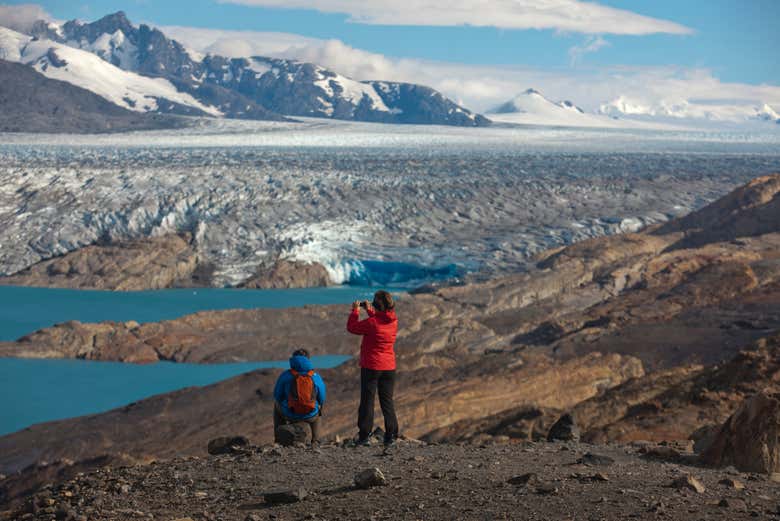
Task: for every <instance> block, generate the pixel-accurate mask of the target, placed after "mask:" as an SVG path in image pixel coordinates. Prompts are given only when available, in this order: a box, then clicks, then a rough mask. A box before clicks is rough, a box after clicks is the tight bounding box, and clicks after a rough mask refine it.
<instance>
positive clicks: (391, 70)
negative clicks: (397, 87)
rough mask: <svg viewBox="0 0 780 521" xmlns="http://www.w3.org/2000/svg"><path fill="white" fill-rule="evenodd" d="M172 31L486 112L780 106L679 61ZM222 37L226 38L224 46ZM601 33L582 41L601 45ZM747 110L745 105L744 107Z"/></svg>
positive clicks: (757, 88) (195, 41)
mask: <svg viewBox="0 0 780 521" xmlns="http://www.w3.org/2000/svg"><path fill="white" fill-rule="evenodd" d="M161 29H162V30H163V31H164V32H165V33H166V34H169V35H170V36H171V37H173V38H176V39H178V40H179V41H181V42H182V43H183V44H185V45H188V46H190V47H193V48H194V49H195V50H197V51H201V52H214V49H216V48H218V47H221V48H225V49H226V50H228V51H232V53H231V56H234V57H240V56H248V54H245V53H244V51H245V50H247V49H251V51H252V52H251V53H250V54H255V55H262V56H272V57H278V58H291V59H297V60H301V61H308V62H313V63H317V64H320V65H322V66H324V67H328V68H330V69H333V70H335V71H337V72H339V73H341V74H344V75H346V76H349V77H352V78H355V79H358V80H375V79H383V80H389V81H402V82H413V83H421V84H423V85H428V86H430V87H433V88H435V89H437V90H439V91H441V92H443V93H444V94H445V95H447V96H449V97H451V98H452V99H454V100H456V101H457V102H459V103H462V104H463V105H465V106H466V107H468V108H470V109H473V110H477V111H481V112H484V111H486V110H488V109H490V108H493V107H494V106H496V105H498V104H500V103H503V102H504V101H506V100H508V99H510V98H512V97H513V96H515V95H516V94H518V93H520V92H522V91H524V90H525V89H527V88H530V87H533V88H536V89H538V90H540V91H541V92H542V93H544V95H545V96H547V97H548V98H550V99H553V100H564V99H568V100H571V101H573V102H575V103H576V104H577V105H579V106H581V107H583V108H584V109H585V110H591V111H595V110H598V109H599V107H600V106H601V105H602V104H604V103H608V102H611V101H613V100H616V99H618V98H620V97H621V96H622V97H623V98H624V100H629V101H630V102H631V103H635V104H637V105H642V106H645V107H650V108H651V109H652V108H653V107H656V108H658V111H659V112H662V110H661V109H662V107H674V106H680V105H682V104H687V108H688V111H689V112H692V113H705V112H706V110H708V109H707V108H706V107H708V106H710V107H711V106H714V105H721V106H722V105H729V106H733V107H742V109H740V110H743V109H751V108H752V107H753V106H756V105H760V104H762V103H768V104H770V105H772V106H774V107H780V87H777V86H771V85H750V84H745V83H725V82H722V81H720V80H719V79H717V78H716V77H714V76H713V75H712V73H711V72H710V71H708V70H706V69H686V68H680V67H610V68H600V69H587V70H582V69H570V68H563V69H540V68H534V67H523V66H498V65H470V64H459V63H449V62H434V61H425V60H419V59H412V58H390V57H387V56H384V55H382V54H377V53H372V52H368V51H365V50H362V49H356V48H354V47H351V46H349V45H347V44H345V43H343V42H341V41H339V40H320V39H316V38H308V37H304V36H299V35H295V34H288V33H265V32H252V31H221V30H203V29H192V28H182V27H161ZM225 42H230V45H226V44H225ZM603 45H604V44H600V43H598V39H595V40H592V41H591V40H587V41H586V42H585V44H584V45H583V47H585V48H587V47H589V46H590V47H591V48H593V47H598V46H602V47H603ZM743 111H744V110H743Z"/></svg>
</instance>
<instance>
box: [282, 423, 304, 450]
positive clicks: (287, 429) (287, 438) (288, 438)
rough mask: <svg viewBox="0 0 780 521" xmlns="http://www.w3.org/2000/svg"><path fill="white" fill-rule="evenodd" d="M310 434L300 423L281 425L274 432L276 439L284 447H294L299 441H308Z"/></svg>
mask: <svg viewBox="0 0 780 521" xmlns="http://www.w3.org/2000/svg"><path fill="white" fill-rule="evenodd" d="M308 439H309V434H308V433H307V432H306V429H305V428H304V426H303V425H302V424H300V423H291V424H289V425H280V426H279V427H278V428H277V429H276V431H275V432H274V440H275V441H276V443H278V444H279V445H281V446H282V447H293V446H295V445H297V444H299V443H306V441H307V440H308Z"/></svg>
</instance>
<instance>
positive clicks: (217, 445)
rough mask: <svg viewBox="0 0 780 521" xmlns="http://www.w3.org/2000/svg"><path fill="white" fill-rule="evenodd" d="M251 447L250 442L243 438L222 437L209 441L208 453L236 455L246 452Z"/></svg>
mask: <svg viewBox="0 0 780 521" xmlns="http://www.w3.org/2000/svg"><path fill="white" fill-rule="evenodd" d="M247 446H249V440H247V439H246V438H245V437H243V436H222V437H220V438H214V439H213V440H211V441H209V445H208V451H209V454H211V455H216V454H236V453H240V452H244V450H245V449H246V447H247Z"/></svg>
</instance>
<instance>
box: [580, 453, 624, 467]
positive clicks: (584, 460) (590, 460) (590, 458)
mask: <svg viewBox="0 0 780 521" xmlns="http://www.w3.org/2000/svg"><path fill="white" fill-rule="evenodd" d="M577 463H579V464H581V465H591V466H603V467H606V466H609V465H612V464H613V463H615V460H614V459H612V458H610V457H609V456H604V455H602V454H593V453H592V452H586V453H585V454H583V455H582V457H581V458H579V459H578V460H577Z"/></svg>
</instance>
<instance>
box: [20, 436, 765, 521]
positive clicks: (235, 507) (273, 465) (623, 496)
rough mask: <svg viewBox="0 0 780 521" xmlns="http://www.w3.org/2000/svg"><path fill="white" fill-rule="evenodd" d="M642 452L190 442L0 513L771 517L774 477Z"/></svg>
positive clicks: (239, 518) (569, 445)
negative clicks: (372, 482)
mask: <svg viewBox="0 0 780 521" xmlns="http://www.w3.org/2000/svg"><path fill="white" fill-rule="evenodd" d="M643 452H644V453H646V452H648V447H647V446H646V445H645V444H636V445H628V446H617V445H597V446H595V445H587V444H579V443H574V442H560V443H544V442H541V443H533V442H530V443H522V444H512V445H509V444H488V445H455V444H445V445H427V444H422V443H419V442H412V441H401V442H400V443H399V444H398V446H397V447H395V448H393V449H390V450H383V449H382V448H381V446H373V447H360V448H354V447H350V446H348V445H345V444H325V445H324V446H322V447H320V448H314V449H312V448H296V447H293V448H284V447H278V446H277V447H274V446H264V447H256V448H249V449H247V450H245V451H244V452H243V453H241V454H234V455H221V456H208V455H206V454H205V450H203V453H201V454H199V455H198V456H192V457H188V458H177V459H173V460H170V461H159V462H151V463H149V464H147V465H141V466H118V467H110V468H102V469H100V470H97V471H95V472H91V473H86V474H81V475H78V476H76V477H75V478H74V479H71V480H68V481H65V482H62V483H58V484H54V485H51V486H48V487H46V488H45V489H43V490H41V491H39V492H38V493H36V494H35V495H34V496H31V497H30V498H29V499H28V500H27V501H26V502H25V503H23V504H22V505H20V506H19V507H18V509H15V510H14V511H12V512H8V513H6V514H5V519H11V518H12V519H20V520H25V519H36V520H49V519H52V518H56V519H63V520H67V521H72V520H82V519H90V520H93V519H94V520H102V519H111V520H117V521H119V520H131V519H159V520H174V519H179V520H183V519H191V520H195V521H199V520H225V521H227V520H236V521H254V520H257V519H276V520H303V519H322V520H326V519H328V520H340V519H356V520H358V519H360V520H363V519H365V520H380V519H386V520H401V519H404V520H439V519H440V520H450V519H464V520H465V519H469V520H471V519H474V520H476V519H484V520H496V519H523V520H540V521H541V520H550V519H555V520H583V521H585V520H587V521H596V520H604V521H607V520H609V521H612V520H618V519H648V520H649V519H652V520H657V519H670V520H685V521H692V520H697V521H698V520H705V519H706V520H721V519H722V520H724V521H726V520H738V519H778V518H780V496H779V495H778V490H779V488H778V487H780V485H779V484H778V483H775V482H773V481H772V480H771V479H769V478H768V477H767V476H765V475H760V474H751V473H741V472H738V471H737V470H735V469H734V468H725V469H717V470H716V469H709V468H704V467H700V466H696V465H693V464H688V463H669V462H663V461H658V460H655V459H652V458H650V457H647V454H643ZM371 469H379V471H380V472H381V474H382V477H383V478H384V484H379V485H378V486H373V487H370V488H366V489H361V488H358V487H357V486H356V485H355V476H356V475H357V474H359V473H360V472H361V471H365V470H371ZM361 483H363V482H362V481H361ZM377 483H381V479H380V480H378V481H377ZM300 489H303V491H301V490H300ZM285 491H287V492H288V493H287V494H286V495H281V497H278V496H276V497H274V496H272V495H270V494H269V493H275V492H285ZM280 500H286V501H292V502H291V503H276V502H275V501H280Z"/></svg>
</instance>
